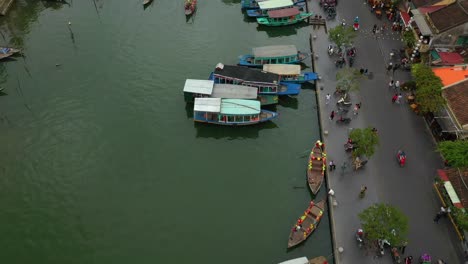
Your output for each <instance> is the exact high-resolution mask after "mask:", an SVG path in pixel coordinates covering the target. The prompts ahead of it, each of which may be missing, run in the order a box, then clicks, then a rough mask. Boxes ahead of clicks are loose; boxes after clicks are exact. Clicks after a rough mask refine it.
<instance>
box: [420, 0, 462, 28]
mask: <svg viewBox="0 0 468 264" xmlns="http://www.w3.org/2000/svg"><path fill="white" fill-rule="evenodd" d="M465 10H468V1H466V0H462V1H460V2H455V3H453V4H451V5H448V6H446V7H443V8H441V9H439V10H436V11H434V12H432V13H428V14H427V16H428V17H429V19H430V21H431V22H432V26H433V27H434V28H435V30H436V32H437V33H441V32H444V31H446V30H448V29H450V28H454V27H456V26H459V25H462V24H464V23H466V22H468V14H467V12H466V11H465Z"/></svg>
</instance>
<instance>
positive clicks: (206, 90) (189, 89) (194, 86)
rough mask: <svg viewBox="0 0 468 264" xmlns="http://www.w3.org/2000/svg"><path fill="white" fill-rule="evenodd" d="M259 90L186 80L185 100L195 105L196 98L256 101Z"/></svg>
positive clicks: (209, 81)
mask: <svg viewBox="0 0 468 264" xmlns="http://www.w3.org/2000/svg"><path fill="white" fill-rule="evenodd" d="M257 93H258V88H256V87H250V86H244V85H234V84H215V83H214V81H211V80H194V79H187V80H185V85H184V99H185V101H186V102H187V103H193V102H194V101H195V98H200V97H201V98H222V99H249V100H255V99H257V97H258V95H257Z"/></svg>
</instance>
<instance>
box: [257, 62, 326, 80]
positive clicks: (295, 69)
mask: <svg viewBox="0 0 468 264" xmlns="http://www.w3.org/2000/svg"><path fill="white" fill-rule="evenodd" d="M263 71H266V72H271V73H274V74H278V75H279V76H280V80H281V82H291V83H305V82H310V81H314V80H317V74H316V73H315V72H303V73H301V66H300V65H292V64H265V65H263Z"/></svg>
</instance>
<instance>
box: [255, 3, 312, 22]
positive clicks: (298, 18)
mask: <svg viewBox="0 0 468 264" xmlns="http://www.w3.org/2000/svg"><path fill="white" fill-rule="evenodd" d="M312 15H313V14H312V13H306V12H301V11H300V10H299V9H298V8H297V7H291V8H285V9H279V10H270V11H268V16H267V17H257V23H258V24H259V25H265V26H271V27H278V26H287V25H292V24H296V23H299V22H302V21H305V20H306V19H308V18H309V17H311V16H312Z"/></svg>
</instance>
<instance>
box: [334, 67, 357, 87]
mask: <svg viewBox="0 0 468 264" xmlns="http://www.w3.org/2000/svg"><path fill="white" fill-rule="evenodd" d="M361 78H362V75H361V73H360V72H359V70H357V69H355V68H348V67H345V68H343V69H341V70H339V71H338V72H337V73H336V80H337V82H336V86H337V87H339V88H340V89H343V90H346V92H349V91H350V90H359V88H360V86H359V80H360V79H361Z"/></svg>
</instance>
